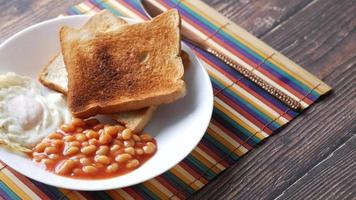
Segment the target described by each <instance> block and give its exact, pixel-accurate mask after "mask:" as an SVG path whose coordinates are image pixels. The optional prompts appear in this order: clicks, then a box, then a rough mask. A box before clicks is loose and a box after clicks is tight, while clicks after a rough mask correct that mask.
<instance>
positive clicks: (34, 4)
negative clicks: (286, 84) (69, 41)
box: [0, 0, 356, 199]
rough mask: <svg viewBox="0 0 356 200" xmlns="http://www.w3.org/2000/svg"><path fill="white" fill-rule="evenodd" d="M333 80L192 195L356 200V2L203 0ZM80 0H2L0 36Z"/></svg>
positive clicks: (317, 74) (210, 197)
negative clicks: (325, 90) (326, 89)
mask: <svg viewBox="0 0 356 200" xmlns="http://www.w3.org/2000/svg"><path fill="white" fill-rule="evenodd" d="M204 1H205V2H206V3H208V4H209V5H211V6H212V7H214V8H215V9H217V10H218V11H219V12H221V13H222V14H224V15H225V16H227V17H229V18H230V19H231V20H233V21H234V22H236V23H237V24H239V25H241V26H242V27H243V28H245V29H247V30H248V31H250V32H251V33H253V34H254V35H256V36H257V37H259V38H261V39H262V40H263V41H265V42H266V43H268V44H270V45H271V46H272V47H274V48H275V49H277V50H278V51H281V52H282V53H283V54H285V55H286V56H288V57H290V58H291V59H292V60H294V61H296V62H297V63H298V64H300V65H301V66H303V67H304V68H306V69H308V70H309V71H311V72H312V73H313V74H315V75H316V76H318V77H319V78H320V79H322V80H323V81H325V82H326V83H327V84H329V85H330V86H332V87H333V93H331V94H329V95H328V96H326V97H324V98H323V99H321V100H320V101H319V102H317V103H316V104H315V105H313V106H312V107H311V108H309V109H308V110H306V111H305V112H303V114H302V115H301V116H299V117H298V118H297V119H295V120H293V121H292V122H291V123H290V124H289V125H287V126H286V127H284V128H283V129H282V130H280V131H279V132H278V133H276V134H275V135H274V136H272V137H270V138H269V139H267V140H266V141H264V142H263V143H262V144H260V145H259V146H258V147H257V148H255V149H253V150H252V151H251V152H249V153H248V154H247V155H246V156H244V157H243V158H242V159H241V160H240V161H239V162H237V163H236V164H235V165H233V166H232V167H230V168H229V169H228V170H226V171H225V172H223V173H222V174H221V175H219V176H218V177H217V178H216V179H215V180H213V181H211V182H210V183H209V184H208V185H207V186H206V187H204V188H203V189H202V190H200V191H199V192H198V193H197V194H196V195H195V196H194V197H193V199H356V136H355V133H356V117H355V114H356V108H355V107H356V88H355V86H356V2H355V1H354V0H230V1H228V0H204ZM78 2H81V0H74V1H60V0H53V1H50V0H11V1H7V0H0V9H1V12H0V42H2V41H4V40H5V39H6V38H8V37H9V36H10V35H12V34H14V33H16V32H18V31H19V30H21V29H23V28H26V27H27V26H29V25H32V24H35V23H38V22H40V21H43V20H45V19H49V18H53V17H55V16H58V15H59V14H61V13H63V12H64V11H65V10H66V9H67V8H68V6H70V5H73V4H75V3H78Z"/></svg>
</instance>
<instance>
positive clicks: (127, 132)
mask: <svg viewBox="0 0 356 200" xmlns="http://www.w3.org/2000/svg"><path fill="white" fill-rule="evenodd" d="M121 136H122V139H124V140H129V139H130V138H131V136H132V130H131V129H128V128H127V129H125V130H123V131H122V133H121Z"/></svg>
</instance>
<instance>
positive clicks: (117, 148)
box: [110, 144, 120, 153]
mask: <svg viewBox="0 0 356 200" xmlns="http://www.w3.org/2000/svg"><path fill="white" fill-rule="evenodd" d="M119 149H120V145H118V144H114V145H113V146H112V147H111V148H110V151H111V152H112V153H115V152H116V151H118V150H119Z"/></svg>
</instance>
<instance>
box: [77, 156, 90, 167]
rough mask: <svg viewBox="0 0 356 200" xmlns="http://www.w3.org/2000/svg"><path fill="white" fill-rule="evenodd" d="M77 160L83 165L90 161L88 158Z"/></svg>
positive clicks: (88, 163)
mask: <svg viewBox="0 0 356 200" xmlns="http://www.w3.org/2000/svg"><path fill="white" fill-rule="evenodd" d="M79 162H80V164H82V165H84V166H85V165H90V164H91V161H90V160H89V158H81V159H79Z"/></svg>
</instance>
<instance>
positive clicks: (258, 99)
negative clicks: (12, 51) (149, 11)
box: [0, 0, 330, 199]
mask: <svg viewBox="0 0 356 200" xmlns="http://www.w3.org/2000/svg"><path fill="white" fill-rule="evenodd" d="M148 2H149V3H150V4H152V5H154V6H156V7H157V8H159V9H161V10H163V11H164V10H167V9H169V8H177V9H178V10H179V12H180V14H181V16H182V25H183V26H184V27H185V28H186V29H187V30H189V31H190V32H191V33H192V34H194V35H195V36H197V37H198V38H200V39H203V40H206V42H208V43H210V44H212V45H214V47H215V48H217V49H218V50H220V51H222V52H223V53H225V54H228V55H229V56H231V57H233V58H234V60H235V61H237V62H238V63H239V64H241V65H243V66H245V67H247V68H249V69H250V70H251V71H253V73H255V74H256V75H258V76H259V77H261V78H263V79H264V80H266V81H268V82H269V83H270V84H272V85H274V86H275V87H277V88H279V89H281V90H282V91H284V92H285V93H287V94H288V95H290V96H291V97H293V98H294V99H296V100H298V101H299V102H301V103H302V105H303V108H306V107H308V106H310V105H311V104H312V103H313V102H315V101H316V100H317V99H318V98H319V97H320V96H321V95H323V94H325V93H326V92H328V91H329V90H330V87H329V86H327V85H326V84H325V83H323V82H322V81H320V80H319V79H317V78H316V77H314V76H313V75H311V74H310V73H308V72H307V71H305V70H304V69H302V68H301V67H300V66H298V65H297V64H295V63H293V62H292V61H291V60H289V59H288V58H286V57H285V56H283V55H282V54H280V53H279V52H277V51H275V50H274V49H272V48H271V47H269V46H268V45H266V44H265V43H263V42H262V41H260V40H259V39H257V38H255V37H254V36H252V35H251V34H249V33H248V32H246V31H245V30H244V29H242V28H241V27H239V26H237V25H236V24H234V23H233V22H231V21H230V20H228V19H227V18H225V17H224V16H222V15H220V14H219V13H218V12H216V11H215V10H213V9H212V8H210V7H209V6H207V5H206V4H204V3H202V2H201V1H197V0H184V1H177V0H159V1H158V0H148ZM102 9H108V10H110V11H111V12H113V13H114V14H116V15H119V16H125V17H131V18H135V19H140V20H147V17H146V16H145V13H144V11H143V10H142V9H141V8H140V4H139V2H138V0H101V1H99V0H89V1H85V2H83V3H81V4H79V5H76V6H73V7H71V8H70V9H69V11H68V14H84V13H85V14H86V13H90V14H91V13H96V12H98V11H99V10H102ZM191 47H192V48H193V50H194V52H195V53H196V55H197V56H198V57H199V59H200V60H201V61H202V62H203V64H204V65H205V67H206V68H207V70H208V72H209V75H210V78H211V82H212V84H213V88H214V93H215V102H214V105H215V106H214V111H213V116H212V119H211V123H210V125H209V128H208V130H207V132H206V134H205V136H204V137H203V139H202V140H201V142H200V143H199V144H198V146H197V147H196V148H195V149H194V150H193V151H192V152H191V153H190V154H189V155H188V156H187V157H186V158H185V159H184V160H183V161H182V162H180V163H179V164H178V165H176V166H175V167H173V168H172V169H170V170H169V171H167V172H165V173H164V174H162V175H160V176H158V177H156V178H154V179H151V180H149V181H146V182H144V183H141V184H138V185H135V186H132V187H127V188H122V189H116V190H110V191H101V192H81V191H70V190H65V189H60V188H55V187H52V186H48V185H45V184H42V183H39V182H36V181H33V180H31V179H28V178H26V177H24V176H22V175H20V174H18V173H17V172H15V171H13V170H12V169H11V168H10V167H7V166H6V165H5V164H4V163H1V161H0V199H2V198H3V199H185V198H187V197H189V196H191V195H192V194H193V193H194V192H195V191H197V190H199V189H200V188H202V187H203V186H204V185H205V184H207V183H208V182H209V180H211V179H213V178H214V177H215V176H217V175H218V174H219V173H221V172H222V171H223V170H225V169H226V168H227V167H229V166H230V165H232V164H234V163H235V162H236V161H238V160H239V159H240V158H241V157H242V156H243V155H244V154H246V153H247V152H248V151H249V150H250V149H251V148H254V147H255V146H256V145H257V144H258V143H259V142H260V141H261V140H263V139H265V138H267V137H269V136H270V135H271V134H272V133H273V132H274V131H276V130H277V129H278V128H280V127H282V126H283V125H285V124H286V123H288V122H289V121H291V120H292V119H293V118H295V117H296V116H297V115H298V114H299V113H298V112H296V111H294V110H290V109H289V108H288V107H286V106H285V105H284V104H282V103H281V102H279V101H278V100H276V99H275V98H273V97H272V96H271V95H269V94H268V93H266V92H265V91H263V90H262V89H261V88H259V87H257V86H256V85H255V84H253V83H252V82H250V81H249V80H247V79H245V78H244V77H243V76H241V74H239V73H237V72H236V71H235V70H233V69H232V68H230V67H229V66H227V65H225V64H224V63H222V62H221V61H220V60H218V59H216V58H215V57H214V56H211V55H210V54H208V53H206V52H204V51H202V50H200V49H198V48H195V47H193V46H191Z"/></svg>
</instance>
